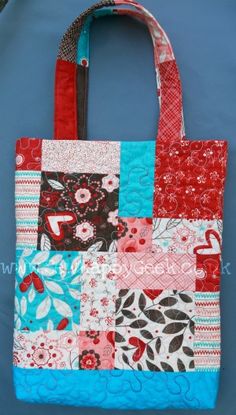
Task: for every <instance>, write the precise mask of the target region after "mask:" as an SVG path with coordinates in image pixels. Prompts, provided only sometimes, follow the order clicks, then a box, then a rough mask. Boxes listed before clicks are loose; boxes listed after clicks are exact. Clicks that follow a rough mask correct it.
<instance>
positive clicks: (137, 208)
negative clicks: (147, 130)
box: [119, 141, 155, 218]
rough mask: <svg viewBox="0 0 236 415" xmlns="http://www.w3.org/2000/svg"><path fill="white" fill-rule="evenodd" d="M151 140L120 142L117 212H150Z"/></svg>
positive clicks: (131, 214)
mask: <svg viewBox="0 0 236 415" xmlns="http://www.w3.org/2000/svg"><path fill="white" fill-rule="evenodd" d="M154 162H155V141H144V142H142V141H139V142H127V141H124V142H121V166H120V194H119V216H120V217H124V218H126V217H135V218H138V217H140V218H149V217H152V213H153V189H154Z"/></svg>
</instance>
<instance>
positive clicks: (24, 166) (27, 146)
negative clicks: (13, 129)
mask: <svg viewBox="0 0 236 415" xmlns="http://www.w3.org/2000/svg"><path fill="white" fill-rule="evenodd" d="M41 159H42V140H41V139H39V138H27V137H24V138H20V139H19V140H17V142H16V170H39V171H40V170H41Z"/></svg>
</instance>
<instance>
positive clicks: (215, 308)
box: [194, 292, 221, 371]
mask: <svg viewBox="0 0 236 415" xmlns="http://www.w3.org/2000/svg"><path fill="white" fill-rule="evenodd" d="M195 311H196V313H195V317H194V321H195V336H194V361H195V367H196V370H198V371H203V370H207V371H209V370H218V369H219V367H220V356H221V352H220V341H221V339H220V337H221V336H220V294H219V292H216V293H209V292H208V293H201V292H196V293H195Z"/></svg>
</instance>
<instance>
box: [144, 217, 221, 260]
mask: <svg viewBox="0 0 236 415" xmlns="http://www.w3.org/2000/svg"><path fill="white" fill-rule="evenodd" d="M209 229H212V230H213V231H215V232H217V233H218V234H219V237H221V233H222V221H221V220H202V219H196V220H194V219H181V218H154V219H153V235H152V243H153V248H155V249H156V250H157V251H158V252H165V253H174V254H185V253H188V254H193V251H194V248H195V247H196V246H198V245H200V244H203V243H205V233H206V231H208V230H209Z"/></svg>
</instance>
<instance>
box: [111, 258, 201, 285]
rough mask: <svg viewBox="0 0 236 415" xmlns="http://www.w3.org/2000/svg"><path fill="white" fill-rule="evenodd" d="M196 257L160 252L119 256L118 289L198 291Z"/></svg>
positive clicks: (117, 269)
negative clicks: (196, 286) (196, 288)
mask: <svg viewBox="0 0 236 415" xmlns="http://www.w3.org/2000/svg"><path fill="white" fill-rule="evenodd" d="M197 275H198V272H197V270H196V258H195V255H190V254H182V255H181V254H164V253H158V252H155V251H154V252H134V253H130V252H126V253H118V254H117V267H116V281H117V287H118V288H139V289H145V288H150V289H176V290H194V289H195V281H196V278H197Z"/></svg>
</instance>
